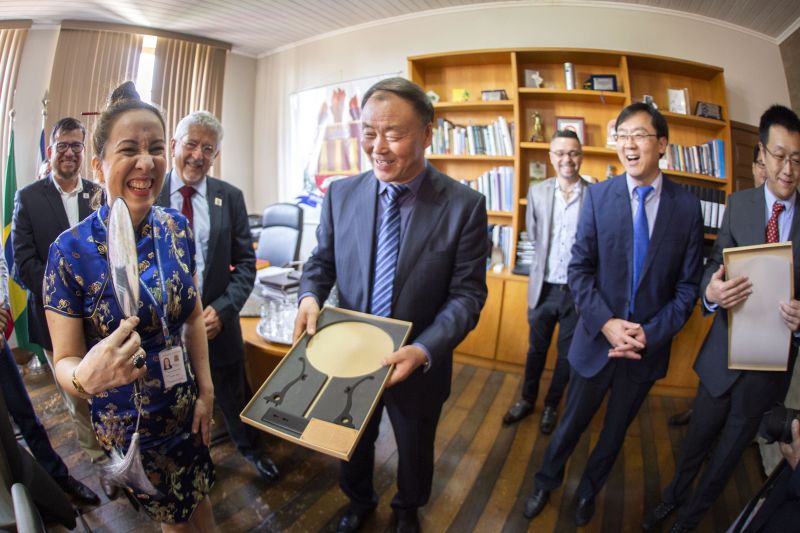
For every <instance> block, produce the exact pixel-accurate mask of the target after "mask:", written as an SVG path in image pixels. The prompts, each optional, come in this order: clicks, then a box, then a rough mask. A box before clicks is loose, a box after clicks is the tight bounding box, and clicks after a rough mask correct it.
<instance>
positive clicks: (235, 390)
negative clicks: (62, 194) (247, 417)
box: [157, 111, 279, 481]
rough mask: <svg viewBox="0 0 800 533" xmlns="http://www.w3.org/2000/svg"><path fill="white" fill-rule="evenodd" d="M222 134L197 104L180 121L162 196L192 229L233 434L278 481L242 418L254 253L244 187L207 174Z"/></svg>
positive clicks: (217, 383) (214, 376) (223, 406)
mask: <svg viewBox="0 0 800 533" xmlns="http://www.w3.org/2000/svg"><path fill="white" fill-rule="evenodd" d="M223 133H224V132H223V129H222V124H220V122H219V120H218V119H217V117H215V116H214V115H212V114H211V113H209V112H208V111H195V112H193V113H190V114H189V115H187V116H185V117H183V118H182V119H181V120H180V122H178V125H177V127H176V128H175V135H174V136H173V137H172V141H171V144H170V150H171V152H172V163H173V167H172V170H170V171H169V172H168V173H167V176H166V178H165V179H164V188H163V189H162V190H161V193H160V194H159V196H158V201H157V203H158V205H160V206H163V207H172V208H174V209H176V210H178V211H180V212H181V213H183V215H184V216H185V217H186V218H187V219H188V220H189V226H190V227H191V228H192V233H193V235H194V240H195V249H196V253H195V264H196V268H197V270H196V273H197V284H198V288H199V289H200V296H201V301H202V304H203V321H204V322H205V326H206V335H207V336H208V355H209V363H210V366H211V380H212V381H213V382H214V394H215V399H216V400H217V403H218V405H219V407H220V410H221V411H222V415H223V418H224V419H225V426H226V427H227V429H228V434H229V435H230V437H231V440H232V441H233V443H234V444H235V445H236V449H237V450H239V453H241V454H242V456H243V457H244V458H245V459H247V461H248V462H250V463H251V464H252V465H253V466H254V467H255V469H256V470H257V471H258V473H259V475H260V476H261V477H262V478H263V479H265V480H267V481H273V480H275V479H277V478H278V476H279V472H278V468H277V467H276V466H275V463H273V462H272V460H271V459H270V458H269V457H267V455H266V454H265V453H264V451H263V449H262V446H261V441H260V435H261V433H260V432H259V431H258V430H257V429H255V428H252V427H250V426H248V425H246V424H244V423H243V422H242V421H241V419H240V418H239V413H241V412H242V409H244V407H245V405H247V402H248V401H249V400H250V397H251V396H252V393H251V392H250V387H249V386H248V384H247V379H246V377H245V369H244V344H243V341H242V329H241V326H240V325H239V311H240V310H241V309H242V306H244V303H245V302H246V301H247V298H248V296H249V295H250V292H251V291H252V290H253V283H255V277H256V256H255V252H254V251H253V245H252V237H251V236H250V226H249V224H248V222H247V206H246V205H245V201H244V195H243V194H242V191H241V190H239V189H238V188H237V187H235V186H233V185H231V184H230V183H227V182H225V181H222V180H220V179H217V178H212V177H211V176H209V175H208V172H209V170H211V165H212V164H213V163H214V160H215V159H216V158H217V155H218V154H219V145H220V142H222V135H223Z"/></svg>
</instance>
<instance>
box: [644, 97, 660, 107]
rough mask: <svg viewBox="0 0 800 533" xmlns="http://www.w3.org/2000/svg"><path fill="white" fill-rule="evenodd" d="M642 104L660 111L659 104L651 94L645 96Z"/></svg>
mask: <svg viewBox="0 0 800 533" xmlns="http://www.w3.org/2000/svg"><path fill="white" fill-rule="evenodd" d="M642 102H644V103H645V104H649V105H651V106H653V109H658V104H656V101H655V100H653V97H652V96H650V95H649V94H645V95H644V96H642Z"/></svg>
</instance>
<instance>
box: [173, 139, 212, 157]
mask: <svg viewBox="0 0 800 533" xmlns="http://www.w3.org/2000/svg"><path fill="white" fill-rule="evenodd" d="M181 144H183V146H184V147H185V148H186V149H187V150H189V152H191V153H195V152H196V151H197V149H198V148H199V149H200V152H201V153H202V154H203V157H205V158H206V159H211V158H212V157H214V154H216V153H217V147H216V146H212V145H210V144H204V145H200V144H199V143H196V142H194V141H188V142H185V143H181Z"/></svg>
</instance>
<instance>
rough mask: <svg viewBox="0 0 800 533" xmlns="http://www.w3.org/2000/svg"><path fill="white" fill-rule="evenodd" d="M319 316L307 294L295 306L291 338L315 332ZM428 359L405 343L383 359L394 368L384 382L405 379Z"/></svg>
mask: <svg viewBox="0 0 800 533" xmlns="http://www.w3.org/2000/svg"><path fill="white" fill-rule="evenodd" d="M318 317H319V304H317V300H316V299H315V298H314V297H312V296H307V297H305V298H303V299H302V300H301V301H300V305H299V306H298V308H297V319H296V320H295V322H294V334H293V335H292V340H293V341H295V342H296V341H297V339H299V338H300V337H301V336H302V335H303V332H306V333H308V334H309V335H314V334H315V333H316V332H317V318H318ZM427 360H428V358H427V356H426V355H425V352H424V351H423V350H422V349H421V348H420V347H418V346H414V345H411V344H409V345H406V346H403V347H402V348H400V349H399V350H397V351H396V352H393V353H391V354H389V355H387V356H386V357H384V359H383V365H384V366H389V365H394V370H393V371H392V373H391V375H390V376H389V380H388V381H387V382H386V386H387V387H391V386H393V385H396V384H398V383H400V382H401V381H404V380H406V379H407V378H408V377H409V376H410V375H411V373H412V372H414V370H416V369H417V368H418V367H420V366H422V365H424V364H425V362H426V361H427Z"/></svg>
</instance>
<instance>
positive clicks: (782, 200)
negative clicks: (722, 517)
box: [642, 105, 800, 532]
mask: <svg viewBox="0 0 800 533" xmlns="http://www.w3.org/2000/svg"><path fill="white" fill-rule="evenodd" d="M758 134H759V139H760V143H759V146H760V156H761V159H762V161H763V162H764V165H765V168H766V174H767V179H766V182H765V186H764V187H758V188H755V189H745V190H743V191H740V192H737V193H734V194H732V195H731V196H730V197H729V198H728V207H727V209H726V210H725V217H724V219H723V221H722V228H721V230H720V233H719V236H718V237H717V240H716V241H715V242H714V249H713V251H712V253H711V257H710V258H709V259H708V262H707V263H706V267H705V272H704V275H703V281H702V283H701V285H700V289H701V294H702V295H703V304H704V307H705V309H706V311H707V312H709V313H714V314H715V316H714V322H713V323H712V325H711V329H710V330H709V332H708V335H707V336H706V340H705V342H704V343H703V347H702V349H701V350H700V353H699V354H698V356H697V361H696V362H695V364H694V370H695V372H696V373H697V375H698V376H699V377H700V385H699V386H698V388H697V396H696V398H695V400H694V412H693V413H692V419H691V421H690V422H689V427H688V429H687V433H686V438H685V439H684V441H683V444H682V445H681V451H680V456H679V459H678V462H677V464H676V466H675V475H674V477H673V478H672V481H671V482H670V484H669V486H667V488H666V489H665V490H664V493H663V495H662V501H661V503H659V504H658V505H657V506H656V507H655V508H654V509H653V510H652V511H651V512H650V513H649V514H648V515H647V516H646V517H645V520H644V522H643V523H642V527H643V529H645V530H648V529H652V528H654V527H655V526H656V525H657V524H658V523H659V522H661V521H663V520H664V519H666V517H667V516H669V515H670V514H671V513H672V512H673V511H675V510H676V509H677V510H678V518H677V520H676V522H675V524H674V525H673V527H672V530H671V531H674V532H680V531H691V530H692V529H694V528H696V527H698V525H699V524H700V521H701V520H702V518H703V516H704V515H705V513H706V511H707V510H708V509H709V508H710V507H711V505H712V504H713V503H714V501H715V500H716V499H717V497H718V496H719V495H720V493H721V492H722V490H723V489H724V488H725V484H726V483H727V481H728V479H729V478H730V476H731V474H732V473H733V470H734V468H735V467H736V465H737V464H738V462H739V459H740V458H741V456H742V453H743V452H744V450H745V449H746V448H747V446H749V445H750V443H751V442H752V441H753V437H755V435H756V432H757V431H758V426H759V423H760V421H761V417H762V415H763V413H764V412H765V411H766V410H767V409H768V408H769V406H770V405H771V404H773V403H774V402H776V401H780V400H782V399H783V398H784V396H785V395H786V390H787V388H788V386H789V380H790V378H791V372H790V371H785V372H760V371H750V370H731V369H729V368H728V310H729V309H731V308H733V307H735V306H737V305H738V304H740V303H741V302H743V301H744V300H746V299H747V297H748V296H749V295H750V294H751V293H752V292H753V290H754V287H753V285H752V283H751V282H750V281H749V280H748V279H747V278H746V277H743V276H739V277H736V278H733V279H726V276H725V267H724V266H723V262H722V250H723V249H725V248H731V247H736V246H749V245H755V244H764V243H768V242H785V241H791V242H793V243H798V242H800V216H796V215H797V211H798V201H800V196H799V195H798V193H797V183H798V180H800V119H798V117H797V115H796V114H795V113H794V112H793V111H792V110H790V109H788V108H786V107H784V106H781V105H774V106H772V107H770V108H769V109H768V110H767V111H766V112H765V113H764V114H763V115H761V120H760V123H759V127H758ZM792 248H793V249H792V255H793V257H794V287H795V291H798V290H800V248H798V247H797V246H793V247H792ZM796 297H797V292H795V298H796ZM774 312H775V313H776V314H780V316H781V318H782V319H783V321H784V323H785V324H786V327H787V328H789V330H791V331H793V332H795V334H794V337H793V338H792V343H791V349H790V357H789V365H788V367H787V368H789V369H792V368H794V362H795V358H796V356H797V348H798V345H800V341H798V333H797V332H798V330H800V301H798V300H797V299H788V301H785V302H776V303H775V309H774ZM715 441H716V445H714V442H715ZM709 450H710V458H709V460H708V464H707V466H706V467H705V470H704V471H703V473H702V474H701V475H700V479H699V481H698V482H697V484H696V486H695V488H694V491H692V483H693V482H694V480H695V478H696V477H697V475H698V474H699V473H700V468H701V466H702V464H703V461H704V459H705V457H706V455H709Z"/></svg>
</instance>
